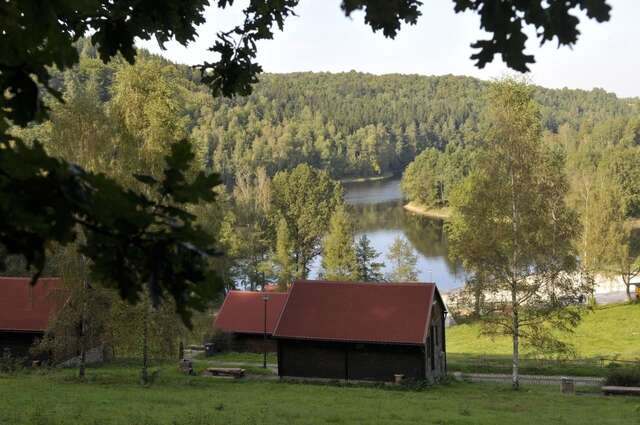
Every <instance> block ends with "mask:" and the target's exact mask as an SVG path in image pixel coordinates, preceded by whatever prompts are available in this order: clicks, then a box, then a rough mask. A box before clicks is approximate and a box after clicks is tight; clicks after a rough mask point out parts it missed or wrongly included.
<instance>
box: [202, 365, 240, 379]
mask: <svg viewBox="0 0 640 425" xmlns="http://www.w3.org/2000/svg"><path fill="white" fill-rule="evenodd" d="M202 375H203V376H217V377H226V378H235V379H237V378H242V377H243V376H244V369H240V368H236V367H209V368H207V369H205V370H204V372H202Z"/></svg>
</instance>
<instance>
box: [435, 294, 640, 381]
mask: <svg viewBox="0 0 640 425" xmlns="http://www.w3.org/2000/svg"><path fill="white" fill-rule="evenodd" d="M638 323H640V305H639V304H616V305H609V306H602V307H598V308H596V309H595V310H594V311H593V312H590V313H587V314H586V315H585V316H584V318H583V320H582V322H581V323H580V325H579V326H578V328H577V329H576V331H575V333H574V334H573V335H568V336H567V337H566V339H567V340H568V341H570V342H571V343H573V344H574V346H575V347H576V350H577V357H578V359H577V360H570V361H566V362H562V361H552V360H544V361H536V360H524V361H523V370H522V372H523V373H540V374H554V375H555V374H574V375H583V376H584V375H593V376H602V375H604V374H605V373H606V369H603V368H602V366H603V365H604V366H606V365H607V364H608V363H609V361H605V362H602V361H601V360H600V358H606V359H618V360H621V361H623V360H626V361H633V360H635V361H639V362H640V327H639V326H638ZM447 352H448V354H447V360H448V362H449V368H450V370H460V371H468V372H508V371H509V368H510V362H511V359H510V355H511V339H510V338H508V337H499V338H495V339H491V338H489V337H486V336H482V335H480V325H478V324H464V325H458V326H453V327H451V328H449V329H447ZM525 356H526V352H525ZM621 364H625V363H621Z"/></svg>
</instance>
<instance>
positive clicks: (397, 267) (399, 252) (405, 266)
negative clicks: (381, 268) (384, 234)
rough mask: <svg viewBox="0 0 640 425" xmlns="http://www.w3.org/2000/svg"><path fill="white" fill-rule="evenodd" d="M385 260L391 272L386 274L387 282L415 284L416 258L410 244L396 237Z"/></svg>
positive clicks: (416, 273) (416, 272)
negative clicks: (387, 261)
mask: <svg viewBox="0 0 640 425" xmlns="http://www.w3.org/2000/svg"><path fill="white" fill-rule="evenodd" d="M387 259H388V260H389V264H390V265H391V272H389V273H388V274H387V280H389V281H392V282H415V281H417V280H418V270H417V269H416V264H417V263H418V256H417V255H416V253H415V251H414V250H413V247H412V246H411V243H409V241H408V240H406V239H405V238H403V237H402V236H398V237H396V239H395V240H394V241H393V244H391V246H390V247H389V253H388V254H387Z"/></svg>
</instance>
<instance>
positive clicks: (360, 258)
mask: <svg viewBox="0 0 640 425" xmlns="http://www.w3.org/2000/svg"><path fill="white" fill-rule="evenodd" d="M379 256H380V253H379V252H378V251H376V250H375V248H374V247H373V245H371V240H370V239H369V238H368V237H367V235H366V234H364V235H362V236H360V238H358V240H357V241H356V262H357V263H358V280H361V281H363V282H382V281H384V275H383V273H382V269H383V268H384V263H378V262H376V259H377V258H378V257H379Z"/></svg>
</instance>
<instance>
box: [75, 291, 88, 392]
mask: <svg viewBox="0 0 640 425" xmlns="http://www.w3.org/2000/svg"><path fill="white" fill-rule="evenodd" d="M82 285H83V300H82V313H81V314H80V365H79V366H78V376H79V377H80V378H81V379H84V377H85V367H86V362H87V342H86V334H87V287H88V286H89V285H88V283H87V280H86V279H84V282H83V283H82Z"/></svg>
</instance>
